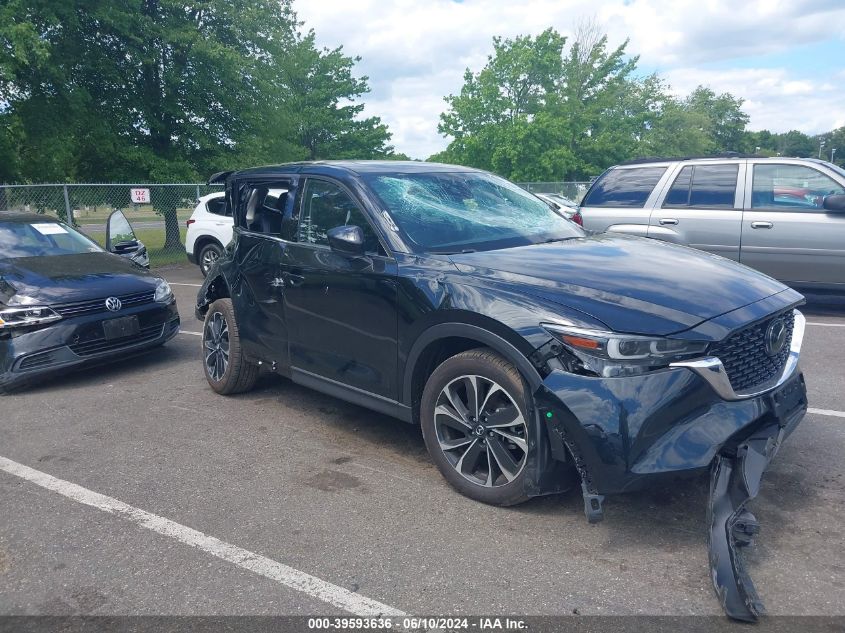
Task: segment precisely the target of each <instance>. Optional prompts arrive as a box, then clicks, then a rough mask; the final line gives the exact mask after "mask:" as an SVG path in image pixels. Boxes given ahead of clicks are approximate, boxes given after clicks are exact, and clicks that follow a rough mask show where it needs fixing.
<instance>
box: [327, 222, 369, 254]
mask: <svg viewBox="0 0 845 633" xmlns="http://www.w3.org/2000/svg"><path fill="white" fill-rule="evenodd" d="M326 235H327V236H328V238H329V246H331V248H332V250H333V251H337V252H338V253H345V254H347V255H363V254H364V232H363V231H362V230H361V227H358V226H336V227H334V228H333V229H329V230H328V233H327V234H326Z"/></svg>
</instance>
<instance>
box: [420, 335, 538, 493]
mask: <svg viewBox="0 0 845 633" xmlns="http://www.w3.org/2000/svg"><path fill="white" fill-rule="evenodd" d="M473 385H474V386H473ZM473 391H474V392H475V393H476V394H479V396H478V400H477V402H478V403H479V405H480V406H479V405H476V406H475V407H474V408H475V410H476V411H477V410H479V409H480V414H475V413H474V411H473V404H472V403H473V399H472V396H471V393H472V392H473ZM527 393H528V389H527V387H526V386H525V382H524V381H523V379H522V376H520V374H519V372H518V371H517V369H516V368H515V367H514V366H513V365H511V364H510V363H509V362H508V361H506V360H505V359H504V358H502V357H501V356H499V355H498V354H496V353H495V352H493V351H492V350H490V349H486V348H480V349H473V350H469V351H466V352H462V353H460V354H457V355H455V356H453V357H451V358H449V359H448V360H446V361H444V362H443V363H442V364H441V365H440V366H439V367H438V368H437V369H435V370H434V372H433V373H432V374H431V376H430V377H429V379H428V381H427V382H426V385H425V389H424V390H423V395H422V401H421V402H420V423H421V425H422V433H423V438H424V439H425V444H426V447H427V448H428V452H429V455H431V458H432V460H433V461H434V463H435V465H436V466H437V468H438V469H439V470H440V473H441V474H442V475H443V476H444V477H445V478H446V481H448V482H449V483H450V484H451V485H452V486H453V487H454V488H455V489H457V490H458V491H459V492H461V493H462V494H464V495H466V496H468V497H470V498H472V499H475V500H477V501H481V502H483V503H489V504H492V505H498V506H509V505H515V504H517V503H522V502H523V501H526V500H527V499H528V498H529V497H528V495H526V494H525V485H524V484H525V477H526V462H527V460H528V445H529V434H530V433H531V430H530V429H531V424H530V420H529V418H528V410H529V407H528V406H527V397H526V394H527ZM456 413H457V415H455V414H456Z"/></svg>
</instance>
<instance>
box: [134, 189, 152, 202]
mask: <svg viewBox="0 0 845 633" xmlns="http://www.w3.org/2000/svg"><path fill="white" fill-rule="evenodd" d="M129 195H130V196H131V198H132V202H133V203H135V204H149V202H150V190H149V189H130V190H129Z"/></svg>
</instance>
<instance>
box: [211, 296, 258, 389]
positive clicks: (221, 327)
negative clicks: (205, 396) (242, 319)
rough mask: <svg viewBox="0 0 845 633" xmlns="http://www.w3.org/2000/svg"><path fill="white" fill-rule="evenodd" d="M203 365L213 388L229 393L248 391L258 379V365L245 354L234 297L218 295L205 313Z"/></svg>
mask: <svg viewBox="0 0 845 633" xmlns="http://www.w3.org/2000/svg"><path fill="white" fill-rule="evenodd" d="M202 347H203V369H204V370H205V378H206V380H207V381H208V384H209V385H211V388H212V389H214V391H216V392H217V393H219V394H222V395H229V394H233V393H241V392H243V391H249V390H250V389H252V388H253V387H254V386H255V382H256V380H258V373H259V367H258V365H256V364H254V363H251V362H249V361H248V360H247V359H246V358H245V357H244V355H243V350H242V348H241V337H240V332H239V330H238V324H237V322H236V321H235V311H234V309H233V307H232V300H231V299H218V300H217V301H215V302H214V303H212V304H211V306H209V308H208V312H207V313H206V315H205V325H204V326H203V329H202Z"/></svg>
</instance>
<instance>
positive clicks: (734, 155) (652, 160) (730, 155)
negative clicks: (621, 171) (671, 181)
mask: <svg viewBox="0 0 845 633" xmlns="http://www.w3.org/2000/svg"><path fill="white" fill-rule="evenodd" d="M708 158H712V159H713V160H718V159H720V158H765V157H764V156H760V155H759V154H743V153H742V152H722V153H721V154H702V155H701V156H673V157H657V156H654V157H650V158H635V159H633V160H627V161H625V162H624V163H619V164H620V165H637V164H640V163H668V162H678V161H684V160H702V159H708Z"/></svg>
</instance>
